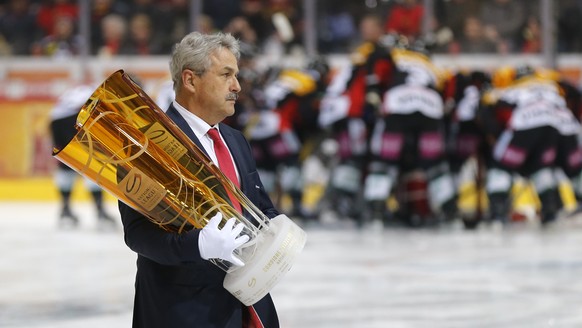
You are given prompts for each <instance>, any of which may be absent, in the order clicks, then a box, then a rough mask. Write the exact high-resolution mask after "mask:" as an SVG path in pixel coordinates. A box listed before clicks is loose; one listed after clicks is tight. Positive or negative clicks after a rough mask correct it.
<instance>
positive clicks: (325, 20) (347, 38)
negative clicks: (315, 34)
mask: <svg viewBox="0 0 582 328" xmlns="http://www.w3.org/2000/svg"><path fill="white" fill-rule="evenodd" d="M320 19H321V22H320V26H321V28H320V29H319V36H320V40H321V44H320V49H321V51H320V52H322V53H330V52H347V51H348V49H349V48H350V46H351V42H352V40H353V38H354V37H355V36H357V34H358V31H357V28H356V23H355V22H354V17H353V15H352V14H351V13H350V12H349V11H348V10H347V8H346V6H345V5H342V4H338V5H332V6H331V8H328V10H326V11H325V13H324V14H323V15H322V16H321V17H320Z"/></svg>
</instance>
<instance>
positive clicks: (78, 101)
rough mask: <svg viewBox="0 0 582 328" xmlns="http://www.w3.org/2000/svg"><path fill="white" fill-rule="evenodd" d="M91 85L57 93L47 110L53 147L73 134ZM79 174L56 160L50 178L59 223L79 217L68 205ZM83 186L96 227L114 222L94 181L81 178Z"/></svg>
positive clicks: (60, 145) (74, 223)
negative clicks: (58, 203) (56, 195)
mask: <svg viewBox="0 0 582 328" xmlns="http://www.w3.org/2000/svg"><path fill="white" fill-rule="evenodd" d="M93 90H94V87H91V86H88V85H79V86H76V87H74V88H72V89H70V90H68V91H66V92H65V93H64V94H63V95H61V96H60V97H59V99H58V100H57V103H56V104H55V106H54V108H53V110H52V112H51V124H50V129H51V134H52V139H53V144H54V146H55V147H56V148H58V149H62V148H63V147H65V146H66V145H67V144H68V143H69V141H71V139H72V138H73V137H74V136H75V134H76V133H77V130H76V129H75V124H76V121H77V115H78V114H79V111H80V110H81V107H82V106H83V105H84V104H85V102H86V101H87V100H88V99H89V97H90V96H91V94H92V93H93ZM78 177H79V175H78V173H77V172H75V171H73V169H71V168H69V167H68V166H67V165H65V164H63V163H61V162H59V163H58V166H57V169H56V172H55V175H54V181H55V184H56V186H57V187H58V189H59V194H60V196H61V213H60V220H59V224H61V225H72V226H77V225H78V224H79V218H78V216H77V215H76V214H74V213H73V211H72V210H71V206H70V199H71V193H72V190H73V185H74V183H75V180H76V179H77V178H78ZM85 186H86V187H87V189H88V190H89V191H90V192H91V196H92V198H93V202H94V204H95V208H96V210H97V218H98V223H99V227H100V228H107V227H111V226H114V223H115V222H114V221H113V219H112V217H111V216H110V215H109V214H108V213H107V212H106V211H105V208H104V206H103V191H102V190H101V188H100V187H99V186H98V185H96V184H95V183H93V182H91V181H89V180H87V179H85Z"/></svg>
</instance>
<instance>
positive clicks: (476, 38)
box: [449, 16, 496, 54]
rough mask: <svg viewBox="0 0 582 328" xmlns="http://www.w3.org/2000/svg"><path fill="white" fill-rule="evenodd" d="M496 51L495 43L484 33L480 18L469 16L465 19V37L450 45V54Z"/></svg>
mask: <svg viewBox="0 0 582 328" xmlns="http://www.w3.org/2000/svg"><path fill="white" fill-rule="evenodd" d="M495 51H496V46H495V43H494V42H493V41H492V40H490V39H488V38H487V36H486V35H485V33H484V29H483V25H482V23H481V21H480V20H479V18H477V17H475V16H469V17H467V18H465V24H464V26H463V35H461V36H460V37H459V38H457V39H456V40H455V41H454V42H452V43H451V44H450V45H449V52H450V53H455V54H458V53H492V52H495Z"/></svg>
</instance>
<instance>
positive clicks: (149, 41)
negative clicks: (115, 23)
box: [119, 13, 162, 55]
mask: <svg viewBox="0 0 582 328" xmlns="http://www.w3.org/2000/svg"><path fill="white" fill-rule="evenodd" d="M119 53H120V54H123V55H159V54H162V45H161V42H160V40H159V39H158V38H157V37H156V36H155V35H154V33H153V29H152V22H151V20H150V17H149V16H148V15H147V14H145V13H139V14H135V15H134V16H133V17H132V18H131V20H130V22H129V36H128V38H127V41H126V42H125V43H124V44H123V45H122V46H121V49H120V50H119Z"/></svg>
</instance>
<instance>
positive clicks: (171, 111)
mask: <svg viewBox="0 0 582 328" xmlns="http://www.w3.org/2000/svg"><path fill="white" fill-rule="evenodd" d="M166 114H167V115H168V117H169V118H170V119H171V120H172V121H174V123H176V125H177V126H178V127H179V128H180V129H181V130H182V131H184V133H186V135H187V136H188V138H190V140H192V141H193V142H194V143H195V144H196V146H198V148H200V150H201V151H202V152H204V154H205V155H206V156H208V153H207V152H206V150H205V149H204V147H202V144H201V143H200V140H198V137H196V134H195V133H194V131H192V129H191V128H190V126H189V125H188V122H186V120H185V119H184V118H183V117H182V115H180V113H178V111H177V110H176V108H174V105H170V108H168V111H166Z"/></svg>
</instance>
